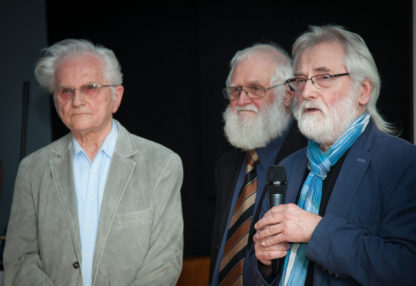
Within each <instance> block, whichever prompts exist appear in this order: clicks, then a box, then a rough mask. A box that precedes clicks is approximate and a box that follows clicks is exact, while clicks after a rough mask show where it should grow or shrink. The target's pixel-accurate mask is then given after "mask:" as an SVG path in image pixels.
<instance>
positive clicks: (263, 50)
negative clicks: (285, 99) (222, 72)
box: [225, 43, 293, 96]
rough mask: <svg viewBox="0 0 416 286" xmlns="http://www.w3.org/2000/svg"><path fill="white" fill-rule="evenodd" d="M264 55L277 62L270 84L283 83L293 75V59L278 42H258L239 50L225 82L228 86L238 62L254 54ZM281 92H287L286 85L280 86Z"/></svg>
mask: <svg viewBox="0 0 416 286" xmlns="http://www.w3.org/2000/svg"><path fill="white" fill-rule="evenodd" d="M259 54H260V55H263V59H264V60H267V61H271V62H273V63H274V64H275V70H274V73H273V75H272V77H271V79H270V83H269V84H270V85H271V86H272V85H275V84H280V83H283V82H284V81H285V80H287V79H288V78H290V77H292V76H293V68H292V60H291V58H290V56H289V54H288V53H287V52H286V51H285V50H284V49H282V48H281V47H280V46H278V45H277V44H274V43H271V44H262V43H257V44H254V45H253V46H251V47H248V48H245V49H243V50H240V51H237V52H236V53H235V55H234V57H233V58H232V59H231V62H230V72H229V73H228V76H227V79H226V81H225V84H226V86H227V87H229V86H230V85H231V78H232V76H233V73H234V70H235V68H236V67H237V65H238V63H239V62H241V61H242V60H244V59H247V58H250V57H251V56H253V55H259ZM278 88H279V89H280V92H279V93H280V94H282V96H283V95H284V94H285V87H284V86H283V85H282V86H279V87H278Z"/></svg>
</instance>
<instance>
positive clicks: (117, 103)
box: [112, 85, 124, 113]
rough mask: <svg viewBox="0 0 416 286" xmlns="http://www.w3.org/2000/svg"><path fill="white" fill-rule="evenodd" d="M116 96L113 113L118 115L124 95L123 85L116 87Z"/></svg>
mask: <svg viewBox="0 0 416 286" xmlns="http://www.w3.org/2000/svg"><path fill="white" fill-rule="evenodd" d="M114 89H115V92H116V94H115V95H114V104H113V110H112V112H113V113H116V112H117V110H118V108H119V107H120V104H121V99H122V98H123V94H124V87H123V86H122V85H119V86H116V87H115V88H114Z"/></svg>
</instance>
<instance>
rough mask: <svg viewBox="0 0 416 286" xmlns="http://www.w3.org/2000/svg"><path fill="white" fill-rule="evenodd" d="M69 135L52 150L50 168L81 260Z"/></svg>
mask: <svg viewBox="0 0 416 286" xmlns="http://www.w3.org/2000/svg"><path fill="white" fill-rule="evenodd" d="M71 138H72V137H71V135H70V134H68V135H66V136H65V137H63V138H62V139H61V141H58V142H57V145H56V146H55V148H54V149H53V150H52V153H53V155H52V156H51V158H50V159H49V168H50V170H51V174H52V180H53V181H54V185H55V187H56V191H57V192H58V194H59V197H60V198H61V199H62V204H63V210H64V212H65V215H66V217H67V220H68V223H69V225H70V229H71V233H72V241H73V244H74V249H75V254H76V256H77V258H78V260H80V258H81V242H80V241H81V240H80V233H79V224H78V209H77V199H76V194H75V187H74V179H73V176H74V175H73V167H72V166H73V165H72V140H71Z"/></svg>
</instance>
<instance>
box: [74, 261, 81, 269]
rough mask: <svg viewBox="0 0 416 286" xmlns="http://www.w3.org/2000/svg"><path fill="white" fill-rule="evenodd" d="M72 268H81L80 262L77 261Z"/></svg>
mask: <svg viewBox="0 0 416 286" xmlns="http://www.w3.org/2000/svg"><path fill="white" fill-rule="evenodd" d="M72 266H73V267H74V268H75V269H78V268H79V262H78V261H75V262H74V263H72Z"/></svg>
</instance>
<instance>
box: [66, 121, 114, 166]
mask: <svg viewBox="0 0 416 286" xmlns="http://www.w3.org/2000/svg"><path fill="white" fill-rule="evenodd" d="M117 137H118V126H117V123H116V122H115V121H114V119H113V121H112V126H111V131H110V133H108V135H107V137H106V138H105V140H104V142H103V144H102V145H101V148H100V150H99V151H98V152H103V153H104V154H106V155H107V156H108V157H109V158H112V156H113V153H114V149H115V147H116V143H117ZM72 146H73V152H74V156H78V155H79V154H81V153H83V154H85V151H84V149H82V147H81V145H80V144H79V143H78V141H77V140H75V138H74V137H72Z"/></svg>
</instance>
